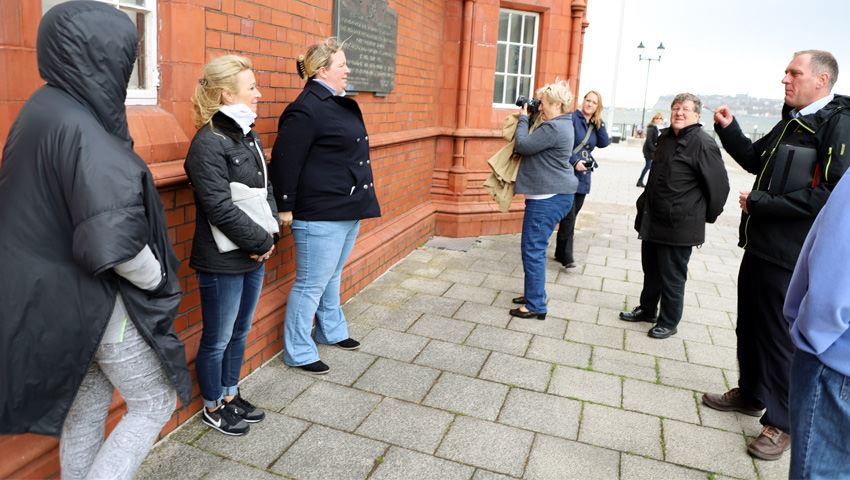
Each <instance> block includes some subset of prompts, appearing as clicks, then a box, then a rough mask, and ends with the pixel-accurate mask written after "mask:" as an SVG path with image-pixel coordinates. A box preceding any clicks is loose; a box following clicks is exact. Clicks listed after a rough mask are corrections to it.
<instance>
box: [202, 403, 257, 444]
mask: <svg viewBox="0 0 850 480" xmlns="http://www.w3.org/2000/svg"><path fill="white" fill-rule="evenodd" d="M201 419H202V420H203V422H204V423H206V424H207V425H209V426H210V427H212V428H214V429H216V430H218V431H219V432H221V433H223V434H225V435H234V436H240V435H245V434H246V433H248V430H249V429H250V428H251V427H249V426H248V424H247V423H246V422H245V420H243V419H242V417H241V416H239V414H238V413H236V411H235V409H234V407H233V406H232V405H230V404H227V403H225V404H224V405H222V406H221V407H219V408H218V410H216V411H214V412H211V411H209V410H207V407H204V408H203V413H202V417H201Z"/></svg>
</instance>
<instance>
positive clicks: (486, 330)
mask: <svg viewBox="0 0 850 480" xmlns="http://www.w3.org/2000/svg"><path fill="white" fill-rule="evenodd" d="M530 341H531V334H529V333H525V332H515V331H512V330H505V329H503V328H496V327H491V326H488V325H478V326H476V327H475V330H473V331H472V333H471V334H469V337H468V338H467V339H466V343H465V344H466V345H469V346H472V347H478V348H484V349H487V350H496V351H499V352H503V353H507V354H510V355H518V356H519V355H524V354H525V351H526V350H527V349H528V344H529V342H530Z"/></svg>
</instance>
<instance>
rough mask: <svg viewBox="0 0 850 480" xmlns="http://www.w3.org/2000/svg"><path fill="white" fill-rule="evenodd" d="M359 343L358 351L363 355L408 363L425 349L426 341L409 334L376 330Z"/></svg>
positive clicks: (381, 329)
mask: <svg viewBox="0 0 850 480" xmlns="http://www.w3.org/2000/svg"><path fill="white" fill-rule="evenodd" d="M361 342H362V346H361V347H360V350H361V351H363V352H365V353H371V354H373V355H377V356H381V357H386V358H392V359H395V360H400V361H403V362H409V361H411V360H413V358H414V357H416V355H418V354H419V352H420V351H422V349H423V348H425V344H427V343H428V339H427V338H424V337H420V336H418V335H411V334H409V333H401V332H396V331H394V330H387V329H384V328H376V329H374V330H372V331H371V332H369V335H366V337H364V338H363V340H362V341H361Z"/></svg>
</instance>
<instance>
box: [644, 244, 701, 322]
mask: <svg viewBox="0 0 850 480" xmlns="http://www.w3.org/2000/svg"><path fill="white" fill-rule="evenodd" d="M692 250H693V247H678V246H672V245H662V244H660V243H654V242H648V241H646V240H644V241H643V242H642V243H641V245H640V262H641V265H642V267H643V290H641V292H640V306H641V308H643V309H644V310H645V311H646V312H648V313H654V312H656V310H657V308H658V303H659V301H660V303H661V308H660V310H658V320H657V325H659V326H662V327H667V328H674V327H676V325H678V324H679V320H681V319H682V309H683V308H684V304H685V281H686V280H687V279H688V261H689V260H690V259H691V251H692Z"/></svg>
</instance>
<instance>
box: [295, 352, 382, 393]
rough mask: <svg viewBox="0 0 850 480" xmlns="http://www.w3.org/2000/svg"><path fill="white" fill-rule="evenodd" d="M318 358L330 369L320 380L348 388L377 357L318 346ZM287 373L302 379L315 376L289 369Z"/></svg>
mask: <svg viewBox="0 0 850 480" xmlns="http://www.w3.org/2000/svg"><path fill="white" fill-rule="evenodd" d="M319 356H320V357H321V358H322V361H323V362H325V363H326V364H328V366H329V367H331V371H330V372H328V373H327V374H325V375H322V376H321V379H322V380H324V381H326V382H333V383H339V384H340V385H347V386H350V385H351V384H353V383H354V381H355V380H357V379H358V378H360V375H363V372H365V371H366V369H367V368H369V366H370V365H372V364H373V363H375V359H377V358H378V357H376V356H374V355H370V354H368V353H365V352H362V351H359V350H354V351H352V350H343V349H341V348H339V347H335V346H331V345H319ZM289 371H294V372H296V373H298V374H299V375H301V376H303V377H307V378H310V379H315V378H316V376H315V375H312V374H309V373H307V372H304V371H303V370H297V369H294V368H290V369H289Z"/></svg>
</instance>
